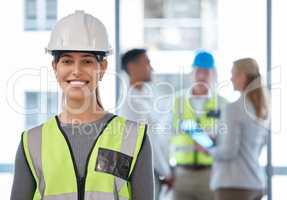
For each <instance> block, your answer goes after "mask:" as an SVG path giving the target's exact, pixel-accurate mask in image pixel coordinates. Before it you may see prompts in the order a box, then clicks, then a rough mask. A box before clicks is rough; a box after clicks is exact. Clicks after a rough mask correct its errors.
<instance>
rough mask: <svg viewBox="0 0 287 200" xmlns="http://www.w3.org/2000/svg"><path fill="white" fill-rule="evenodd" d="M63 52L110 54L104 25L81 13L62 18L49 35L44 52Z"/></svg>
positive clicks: (77, 12) (110, 50)
mask: <svg viewBox="0 0 287 200" xmlns="http://www.w3.org/2000/svg"><path fill="white" fill-rule="evenodd" d="M64 50H67V51H94V52H97V51H98V52H105V53H106V55H108V54H111V53H112V49H111V46H110V44H109V41H108V34H107V30H106V28H105V26H104V24H103V23H102V22H101V21H100V20H98V19H97V18H95V17H94V16H92V15H90V14H86V13H84V12H83V11H76V12H75V13H73V14H70V15H68V16H66V17H64V18H62V19H61V20H60V21H58V22H57V24H56V25H55V27H54V29H53V31H52V33H51V38H50V41H49V44H48V46H47V48H46V52H48V53H51V52H52V51H64Z"/></svg>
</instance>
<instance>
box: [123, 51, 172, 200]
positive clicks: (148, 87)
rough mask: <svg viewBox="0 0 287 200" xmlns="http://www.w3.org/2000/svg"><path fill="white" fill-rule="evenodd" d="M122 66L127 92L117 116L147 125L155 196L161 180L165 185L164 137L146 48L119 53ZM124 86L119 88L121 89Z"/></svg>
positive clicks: (168, 175)
mask: <svg viewBox="0 0 287 200" xmlns="http://www.w3.org/2000/svg"><path fill="white" fill-rule="evenodd" d="M122 69H123V71H124V72H125V75H127V82H126V84H127V87H126V88H127V91H123V92H124V93H125V94H126V95H122V96H123V97H124V99H123V102H122V103H123V104H122V105H120V110H119V115H122V116H124V117H126V118H127V119H130V120H135V121H139V122H144V123H148V124H149V130H148V135H149V137H150V139H151V143H152V149H153V162H154V172H155V199H156V200H157V199H158V198H159V193H160V190H161V183H162V181H163V182H165V183H167V184H169V182H170V180H169V177H170V168H169V164H168V148H167V147H168V138H167V137H166V135H165V132H163V130H162V129H161V123H162V120H163V116H160V115H159V113H158V112H157V110H156V109H154V102H155V98H156V97H155V92H154V88H153V86H152V83H151V81H152V66H151V64H150V60H149V57H148V55H147V51H146V49H131V50H129V51H127V52H126V53H124V54H123V56H122ZM123 88H124V87H122V89H123Z"/></svg>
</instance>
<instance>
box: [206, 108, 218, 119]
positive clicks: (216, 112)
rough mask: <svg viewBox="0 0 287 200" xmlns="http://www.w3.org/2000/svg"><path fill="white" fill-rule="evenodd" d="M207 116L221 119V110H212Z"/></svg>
mask: <svg viewBox="0 0 287 200" xmlns="http://www.w3.org/2000/svg"><path fill="white" fill-rule="evenodd" d="M206 115H207V117H210V118H216V119H219V118H220V116H221V112H220V110H210V111H209V112H208V113H207V114H206Z"/></svg>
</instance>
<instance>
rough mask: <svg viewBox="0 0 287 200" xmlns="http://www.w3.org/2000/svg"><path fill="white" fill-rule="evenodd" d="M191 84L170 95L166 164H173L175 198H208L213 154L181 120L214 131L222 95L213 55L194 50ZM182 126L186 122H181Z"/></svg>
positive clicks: (212, 133)
mask: <svg viewBox="0 0 287 200" xmlns="http://www.w3.org/2000/svg"><path fill="white" fill-rule="evenodd" d="M192 68H193V70H192V73H191V79H192V83H191V86H190V87H189V88H188V89H187V90H181V91H179V92H178V94H176V95H175V97H174V102H173V116H172V121H173V129H174V134H173V136H172V138H171V141H170V142H171V147H170V164H171V166H172V167H173V172H174V177H175V183H174V198H175V200H212V199H213V192H212V191H211V190H210V189H209V181H210V173H211V166H212V164H213V158H212V156H211V155H209V154H207V153H206V152H204V151H202V150H201V149H200V146H199V144H197V143H196V142H195V140H194V139H193V138H192V136H191V135H190V134H189V132H188V130H183V129H182V127H183V125H184V124H195V125H196V126H197V127H199V128H200V129H202V130H203V131H204V132H205V133H207V134H208V135H214V134H215V133H216V129H217V123H218V120H219V119H220V113H221V112H222V110H223V109H224V106H225V103H226V101H225V99H224V98H222V97H221V96H219V95H218V94H217V91H216V86H217V85H216V83H217V81H216V77H217V74H216V68H215V61H214V57H213V55H212V54H211V53H210V52H208V51H204V50H199V51H197V52H196V55H195V58H194V61H193V64H192ZM185 126H186V125H185Z"/></svg>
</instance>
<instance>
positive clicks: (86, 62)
mask: <svg viewBox="0 0 287 200" xmlns="http://www.w3.org/2000/svg"><path fill="white" fill-rule="evenodd" d="M82 63H83V64H92V63H93V61H92V60H83V61H82Z"/></svg>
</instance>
